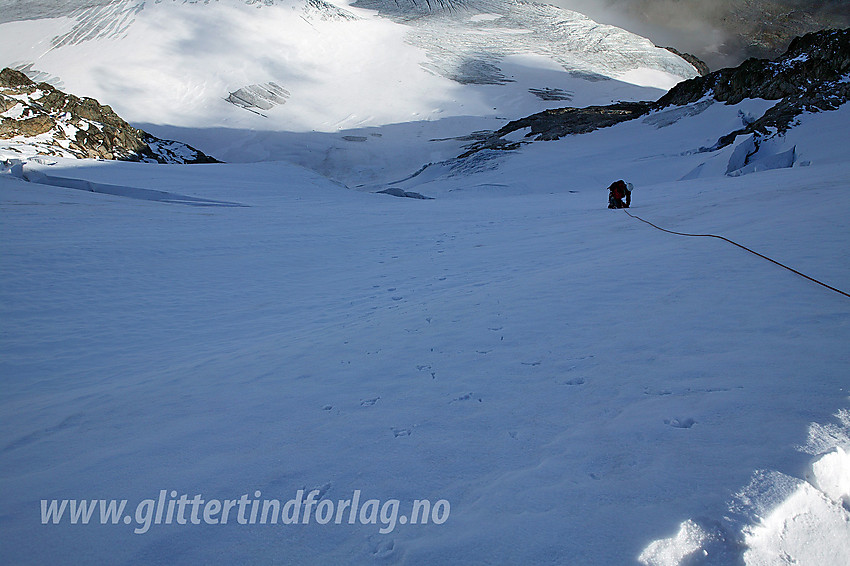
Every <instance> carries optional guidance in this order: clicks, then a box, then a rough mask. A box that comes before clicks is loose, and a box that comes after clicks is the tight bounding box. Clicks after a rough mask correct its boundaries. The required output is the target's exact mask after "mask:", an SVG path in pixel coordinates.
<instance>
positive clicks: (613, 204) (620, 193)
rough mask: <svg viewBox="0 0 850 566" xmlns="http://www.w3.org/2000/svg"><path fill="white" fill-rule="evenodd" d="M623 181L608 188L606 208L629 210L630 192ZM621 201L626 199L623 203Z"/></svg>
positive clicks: (627, 185)
mask: <svg viewBox="0 0 850 566" xmlns="http://www.w3.org/2000/svg"><path fill="white" fill-rule="evenodd" d="M629 185H631V183H628V184H626V182H625V181H623V180H622V179H620V180H619V181H614V182H613V183H611V185H610V186H609V187H608V208H629V205H631V204H632V190H631V187H630V186H629ZM623 199H626V200H625V202H623Z"/></svg>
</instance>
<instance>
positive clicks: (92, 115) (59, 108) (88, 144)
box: [0, 68, 217, 163]
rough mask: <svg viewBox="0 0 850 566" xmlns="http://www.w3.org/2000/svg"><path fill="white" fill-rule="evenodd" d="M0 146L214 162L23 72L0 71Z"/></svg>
mask: <svg viewBox="0 0 850 566" xmlns="http://www.w3.org/2000/svg"><path fill="white" fill-rule="evenodd" d="M0 148H3V149H6V150H9V151H11V152H12V153H19V154H22V155H23V154H25V153H27V152H30V153H31V152H33V151H34V152H35V153H38V154H42V155H55V156H61V157H74V158H91V159H118V160H122V161H143V162H152V163H153V162H155V163H215V162H217V160H216V159H214V158H212V157H210V156H208V155H205V154H204V153H203V152H201V151H198V150H197V149H195V148H193V147H191V146H188V145H186V144H184V143H181V142H176V141H171V140H162V139H159V138H157V137H155V136H152V135H151V134H148V133H147V132H145V131H143V130H139V129H137V128H133V127H132V126H130V125H129V124H128V123H127V122H126V121H124V120H123V119H121V117H119V116H118V115H117V114H116V113H115V112H114V111H113V110H112V108H110V107H109V106H104V105H102V104H100V103H99V102H98V101H97V100H94V99H93V98H85V97H83V98H79V97H76V96H74V95H71V94H66V93H64V92H62V91H61V90H59V89H57V88H56V87H54V86H52V85H50V84H47V83H43V82H42V83H35V82H33V81H32V80H30V79H29V78H28V77H27V76H26V75H25V74H24V73H22V72H20V71H16V70H14V69H10V68H6V69H3V70H2V71H0Z"/></svg>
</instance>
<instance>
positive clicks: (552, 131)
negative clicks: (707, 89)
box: [460, 102, 650, 157]
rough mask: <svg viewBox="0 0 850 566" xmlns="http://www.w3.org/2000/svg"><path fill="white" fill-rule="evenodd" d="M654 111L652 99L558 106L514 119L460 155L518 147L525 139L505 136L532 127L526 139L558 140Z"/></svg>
mask: <svg viewBox="0 0 850 566" xmlns="http://www.w3.org/2000/svg"><path fill="white" fill-rule="evenodd" d="M649 110H650V104H649V103H648V102H618V103H617V104H609V105H608V106H588V107H586V108H572V107H566V108H555V109H552V110H544V111H543V112H539V113H537V114H532V115H531V116H528V117H527V118H522V119H520V120H514V121H513V122H509V123H507V124H506V125H505V126H503V127H501V128H499V129H498V130H496V131H495V132H493V134H492V135H490V136H487V137H486V138H484V139H483V140H481V141H479V142H476V143H475V144H472V145H471V146H469V148H468V151H467V152H465V153H464V154H463V155H461V156H460V157H466V156H468V155H471V154H473V153H475V152H477V151H481V150H482V149H516V148H518V147H519V146H520V144H521V142H517V141H508V140H505V139H504V137H505V136H507V135H508V134H511V133H513V132H517V131H519V130H523V129H525V128H528V130H529V131H528V133H526V134H525V137H526V138H529V137H534V139H535V140H538V141H550V140H557V139H559V138H562V137H564V136H566V135H569V134H586V133H588V132H592V131H594V130H598V129H599V128H607V127H609V126H613V125H614V124H619V123H620V122H625V121H627V120H633V119H635V118H638V117H640V116H643V115H644V114H646V113H647V112H649Z"/></svg>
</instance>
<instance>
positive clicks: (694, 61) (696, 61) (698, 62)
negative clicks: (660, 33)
mask: <svg viewBox="0 0 850 566" xmlns="http://www.w3.org/2000/svg"><path fill="white" fill-rule="evenodd" d="M664 49H666V50H667V51H669V52H670V53H673V54H675V55H678V56H679V57H681V58H682V59H684V60H685V61H687V62H688V63H690V64H691V65H693V66H694V69H696V70H697V72H698V73H699V75H700V76H701V77H704V76H706V75H707V74H709V73H710V72H711V69H709V68H708V65H707V64H706V63H705V61H703V60H702V59H700V58H699V57H697V56H696V55H692V54H690V53H683V52H681V51H679V50H678V49H676V48H675V47H665V48H664Z"/></svg>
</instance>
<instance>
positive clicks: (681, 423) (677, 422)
mask: <svg viewBox="0 0 850 566" xmlns="http://www.w3.org/2000/svg"><path fill="white" fill-rule="evenodd" d="M664 424H666V425H670V426H672V427H675V428H691V427H692V426H694V425H695V424H696V421H695V420H694V419H692V418H690V417H688V418H686V419H664Z"/></svg>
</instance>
